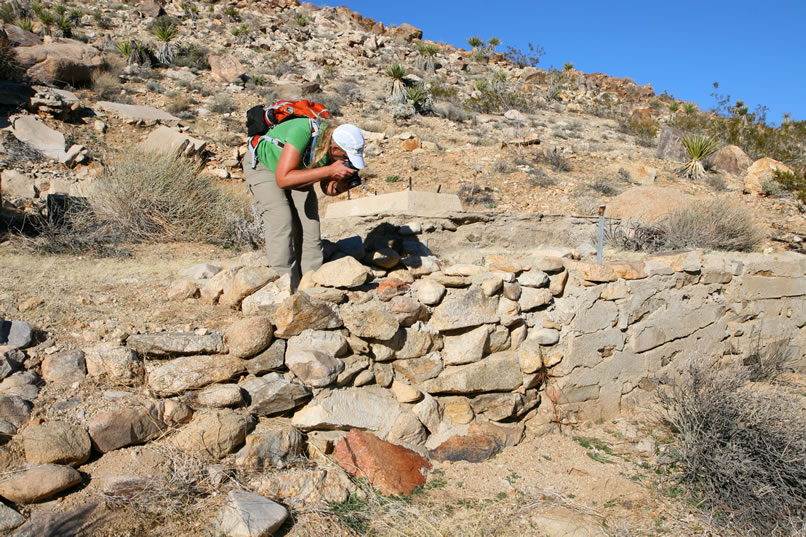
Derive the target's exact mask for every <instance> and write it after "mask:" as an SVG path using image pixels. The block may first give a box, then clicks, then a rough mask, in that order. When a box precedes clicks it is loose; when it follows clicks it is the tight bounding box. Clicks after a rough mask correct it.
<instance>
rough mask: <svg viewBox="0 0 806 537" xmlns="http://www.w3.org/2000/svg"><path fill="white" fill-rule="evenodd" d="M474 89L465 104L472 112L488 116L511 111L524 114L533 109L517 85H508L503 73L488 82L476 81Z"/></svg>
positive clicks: (529, 100) (526, 96)
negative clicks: (518, 111)
mask: <svg viewBox="0 0 806 537" xmlns="http://www.w3.org/2000/svg"><path fill="white" fill-rule="evenodd" d="M475 88H476V91H475V92H474V93H473V95H472V96H471V97H470V99H469V100H468V101H467V103H466V106H467V108H468V109H470V110H472V111H474V112H481V113H482V114H488V113H492V112H501V111H504V110H511V109H515V110H520V111H522V112H525V111H528V110H531V109H532V108H533V103H532V102H531V99H530V98H529V96H528V95H527V94H526V93H525V92H523V91H521V90H520V88H519V87H518V85H517V84H513V83H510V82H509V81H508V80H507V79H506V73H504V72H499V73H496V74H495V75H494V76H493V77H492V79H490V80H486V79H481V80H476V82H475Z"/></svg>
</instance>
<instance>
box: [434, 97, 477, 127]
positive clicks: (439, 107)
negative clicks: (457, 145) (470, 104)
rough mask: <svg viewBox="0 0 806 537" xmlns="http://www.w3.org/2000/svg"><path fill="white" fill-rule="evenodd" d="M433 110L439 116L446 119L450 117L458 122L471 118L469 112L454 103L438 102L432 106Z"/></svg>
mask: <svg viewBox="0 0 806 537" xmlns="http://www.w3.org/2000/svg"><path fill="white" fill-rule="evenodd" d="M432 110H433V112H434V114H436V115H438V116H439V117H444V118H445V119H449V120H451V121H455V122H457V123H462V122H463V121H467V119H468V118H469V116H468V114H467V112H465V110H464V109H463V108H462V107H460V106H457V105H455V104H453V103H447V102H437V103H434V105H433V106H432Z"/></svg>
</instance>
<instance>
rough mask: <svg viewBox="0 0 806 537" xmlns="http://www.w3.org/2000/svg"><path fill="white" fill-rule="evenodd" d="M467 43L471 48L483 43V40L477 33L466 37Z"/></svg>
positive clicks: (474, 48) (476, 47)
mask: <svg viewBox="0 0 806 537" xmlns="http://www.w3.org/2000/svg"><path fill="white" fill-rule="evenodd" d="M467 44H468V45H470V46H471V47H473V50H476V49H478V48H479V47H481V46H483V45H484V41H482V40H481V38H480V37H479V36H477V35H474V36H472V37H468V38H467Z"/></svg>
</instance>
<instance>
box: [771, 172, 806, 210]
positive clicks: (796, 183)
mask: <svg viewBox="0 0 806 537" xmlns="http://www.w3.org/2000/svg"><path fill="white" fill-rule="evenodd" d="M773 173H775V182H776V183H778V184H779V185H781V188H783V189H784V190H786V191H787V192H791V193H792V195H793V196H794V197H795V199H797V200H798V201H800V202H801V203H806V175H798V174H796V173H794V172H785V171H782V170H775V171H774V172H773Z"/></svg>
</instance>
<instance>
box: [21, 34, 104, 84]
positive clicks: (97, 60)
mask: <svg viewBox="0 0 806 537" xmlns="http://www.w3.org/2000/svg"><path fill="white" fill-rule="evenodd" d="M16 51H17V60H18V61H19V63H20V65H21V66H22V67H23V68H24V69H25V74H26V76H27V77H28V78H30V79H31V80H32V81H34V82H39V83H42V84H72V85H76V84H81V83H85V82H89V81H90V76H91V75H92V73H93V72H94V71H97V70H98V69H101V68H102V67H103V65H104V58H103V54H102V53H101V51H100V50H98V49H97V48H95V47H91V46H89V45H85V44H84V43H82V42H81V41H75V40H73V39H63V38H59V39H54V40H53V41H52V42H50V43H45V44H42V45H33V46H30V47H17V49H16Z"/></svg>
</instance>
